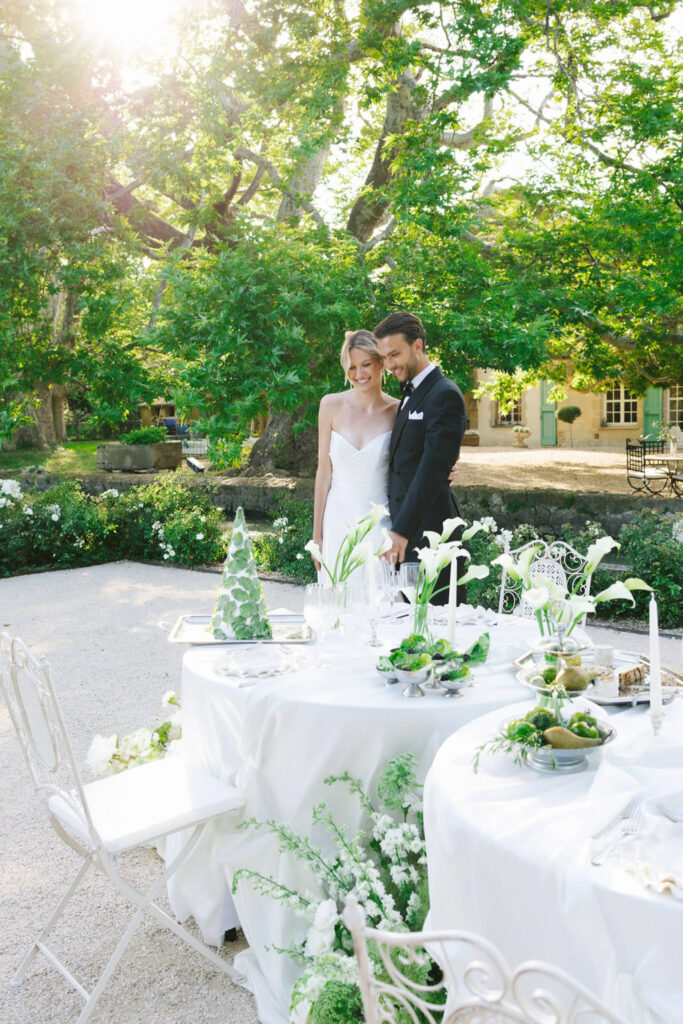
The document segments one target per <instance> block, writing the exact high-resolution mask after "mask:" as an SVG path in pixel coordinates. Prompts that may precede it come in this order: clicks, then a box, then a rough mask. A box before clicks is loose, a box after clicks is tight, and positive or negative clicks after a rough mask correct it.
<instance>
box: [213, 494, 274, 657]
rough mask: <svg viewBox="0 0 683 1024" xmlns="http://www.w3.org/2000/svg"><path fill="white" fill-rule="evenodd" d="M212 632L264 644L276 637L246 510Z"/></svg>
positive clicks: (240, 515)
mask: <svg viewBox="0 0 683 1024" xmlns="http://www.w3.org/2000/svg"><path fill="white" fill-rule="evenodd" d="M211 631H212V633H213V635H214V636H215V637H216V638H217V639H218V640H264V639H268V638H269V637H270V636H272V632H271V628H270V622H269V620H268V610H267V608H266V599H265V597H264V596H263V587H262V586H261V581H260V579H259V578H258V574H257V572H256V562H255V561H254V555H253V553H252V550H251V540H250V539H249V533H248V531H247V524H246V522H245V519H244V511H243V509H242V508H238V509H237V512H236V513H235V523H234V526H233V531H232V535H231V537H230V544H229V545H228V553H227V555H226V558H225V562H224V564H223V575H222V577H221V586H220V590H219V592H218V600H217V601H216V607H215V608H214V610H213V615H212V617H211Z"/></svg>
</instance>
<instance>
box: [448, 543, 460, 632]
mask: <svg viewBox="0 0 683 1024" xmlns="http://www.w3.org/2000/svg"><path fill="white" fill-rule="evenodd" d="M457 607H458V559H457V558H454V559H453V561H452V562H451V576H450V581H449V586H448V642H449V644H451V645H452V644H454V643H455V614H456V609H457Z"/></svg>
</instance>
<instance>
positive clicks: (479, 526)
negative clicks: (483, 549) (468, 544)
mask: <svg viewBox="0 0 683 1024" xmlns="http://www.w3.org/2000/svg"><path fill="white" fill-rule="evenodd" d="M480 530H484V532H485V533H488V532H489V526H488V524H487V523H482V522H480V521H479V520H478V519H475V520H474V522H473V523H472V525H471V526H468V527H467V529H466V530H463V534H462V539H463V540H469V539H470V538H471V537H474V535H475V534H477V533H479V531H480Z"/></svg>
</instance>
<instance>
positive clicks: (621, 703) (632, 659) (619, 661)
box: [514, 651, 683, 707]
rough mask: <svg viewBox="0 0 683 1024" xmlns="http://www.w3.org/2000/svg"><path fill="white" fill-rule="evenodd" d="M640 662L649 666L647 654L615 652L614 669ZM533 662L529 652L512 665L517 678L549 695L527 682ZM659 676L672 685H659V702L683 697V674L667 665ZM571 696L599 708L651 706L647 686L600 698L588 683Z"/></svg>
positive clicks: (537, 690)
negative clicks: (671, 681)
mask: <svg viewBox="0 0 683 1024" xmlns="http://www.w3.org/2000/svg"><path fill="white" fill-rule="evenodd" d="M583 660H584V662H585V663H586V664H591V662H592V660H593V659H592V658H591V657H590V656H589V657H587V658H585V657H584V659H583ZM641 662H642V663H643V664H644V665H645V666H649V659H648V657H647V655H644V654H637V653H636V652H635V651H615V652H614V663H613V664H614V667H615V668H617V669H619V668H628V667H629V666H633V665H638V664H640V663H641ZM533 663H534V653H533V652H532V651H529V652H528V653H527V654H524V655H522V657H521V658H518V659H517V661H515V662H514V664H515V666H516V667H517V668H518V669H519V672H518V673H517V679H518V680H519V682H520V683H522V684H523V685H524V686H528V687H529V689H530V690H533V691H534V692H535V693H539V694H548V693H550V687H540V686H534V684H533V683H531V682H530V680H529V674H530V670H531V666H532V665H533ZM662 673H663V674H665V675H666V676H669V677H670V678H671V679H673V684H670V685H667V684H666V683H663V685H662V703H663V704H670V703H671V701H672V700H673V699H674V697H675V696H676V694H677V693H679V694H681V695H682V696H683V674H682V673H680V672H677V671H676V670H675V669H673V668H672V667H671V666H670V665H662ZM570 697H587V698H588V700H590V701H592V702H593V703H594V704H598V705H600V707H629V706H635V705H636V704H649V703H650V691H649V688H648V687H647V686H644V687H643V689H642V690H636V691H634V692H633V693H629V694H624V695H622V696H617V697H602V696H599V695H598V694H596V693H595V687H594V685H593V684H592V683H590V684H589V685H588V686H587V687H586V689H585V690H576V691H571V693H570Z"/></svg>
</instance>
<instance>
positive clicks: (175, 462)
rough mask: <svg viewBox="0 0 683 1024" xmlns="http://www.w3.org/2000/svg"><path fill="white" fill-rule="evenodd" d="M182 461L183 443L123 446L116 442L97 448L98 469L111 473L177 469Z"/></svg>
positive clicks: (170, 442) (166, 442)
mask: <svg viewBox="0 0 683 1024" xmlns="http://www.w3.org/2000/svg"><path fill="white" fill-rule="evenodd" d="M182 461H183V443H182V441H162V442H161V443H160V444H121V443H120V442H118V441H115V442H113V443H111V444H98V446H97V468H98V469H106V470H109V471H110V472H114V471H117V472H119V473H135V472H141V471H142V472H144V471H147V472H149V471H150V470H155V469H177V468H178V466H179V465H180V464H181V462H182Z"/></svg>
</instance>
